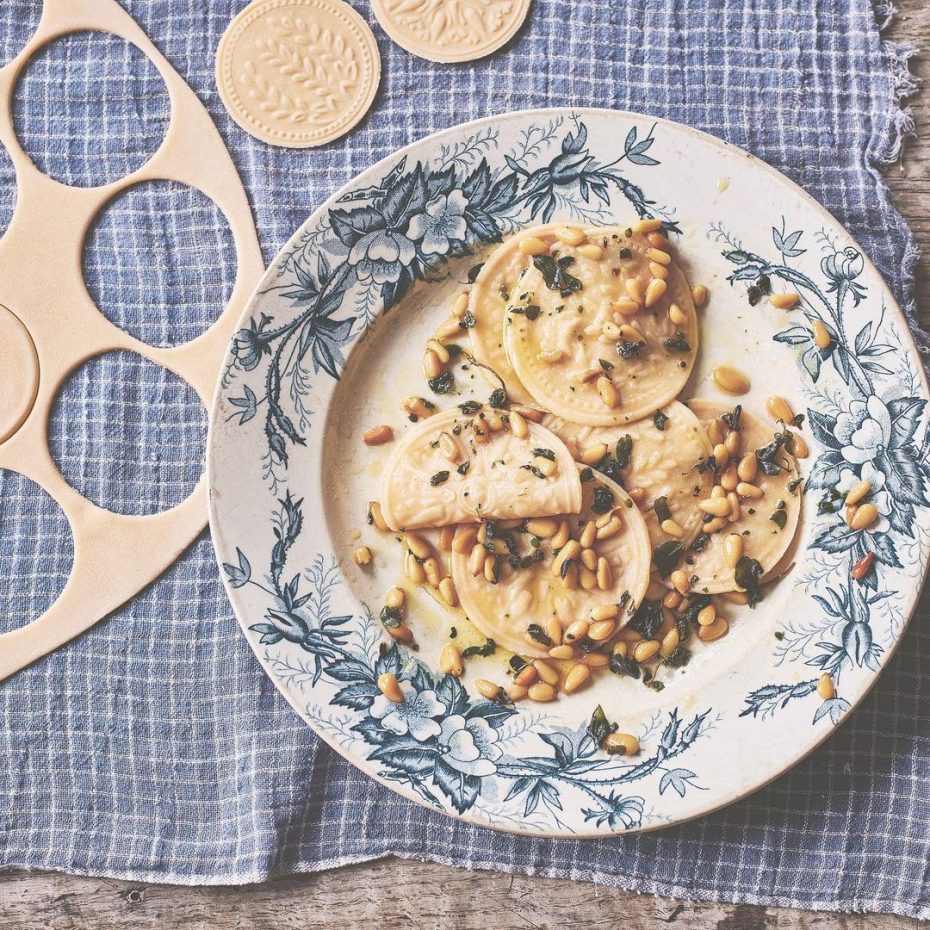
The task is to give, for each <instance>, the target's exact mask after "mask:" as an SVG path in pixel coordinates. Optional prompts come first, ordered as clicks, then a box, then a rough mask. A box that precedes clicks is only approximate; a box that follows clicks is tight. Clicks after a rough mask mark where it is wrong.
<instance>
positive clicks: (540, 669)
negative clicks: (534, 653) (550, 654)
mask: <svg viewBox="0 0 930 930" xmlns="http://www.w3.org/2000/svg"><path fill="white" fill-rule="evenodd" d="M533 668H535V669H536V673H537V674H538V675H539V677H540V679H541V680H542V681H544V682H545V683H546V684H547V685H557V684H558V683H559V673H558V672H557V671H556V670H555V669H554V668H553V667H552V666H551V665H550V664H549V663H548V662H544V661H543V660H542V659H534V660H533Z"/></svg>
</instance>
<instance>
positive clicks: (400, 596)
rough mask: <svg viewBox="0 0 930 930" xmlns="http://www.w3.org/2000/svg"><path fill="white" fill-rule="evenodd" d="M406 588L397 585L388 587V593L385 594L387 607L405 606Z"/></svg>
mask: <svg viewBox="0 0 930 930" xmlns="http://www.w3.org/2000/svg"><path fill="white" fill-rule="evenodd" d="M404 596H405V595H404V589H403V588H398V587H397V586H396V585H395V586H394V587H393V588H389V589H388V593H387V594H385V595H384V606H385V607H395V608H397V607H403V606H404Z"/></svg>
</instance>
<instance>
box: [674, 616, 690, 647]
mask: <svg viewBox="0 0 930 930" xmlns="http://www.w3.org/2000/svg"><path fill="white" fill-rule="evenodd" d="M675 629H676V630H677V631H678V642H680V643H686V642H688V640H689V639H691V624H690V623H689V622H688V620H687V619H686V618H685V617H679V618H678V619H677V620H676V621H675Z"/></svg>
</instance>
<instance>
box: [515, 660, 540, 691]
mask: <svg viewBox="0 0 930 930" xmlns="http://www.w3.org/2000/svg"><path fill="white" fill-rule="evenodd" d="M538 679H539V672H537V671H536V669H535V668H534V667H533V665H532V664H529V665H524V666H523V668H521V669H520V671H519V672H517V674H516V675H514V676H513V680H514V681H515V682H516V683H517V684H518V685H521V686H522V687H524V688H528V687H529V686H530V685H532V684H534V683H535V682H536V681H537V680H538Z"/></svg>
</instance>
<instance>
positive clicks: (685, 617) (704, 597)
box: [678, 594, 712, 642]
mask: <svg viewBox="0 0 930 930" xmlns="http://www.w3.org/2000/svg"><path fill="white" fill-rule="evenodd" d="M711 603H712V602H711V598H710V595H708V594H691V595H690V596H689V598H688V609H687V610H686V611H685V612H684V613H683V614H682V615H681V618H680V620H679V622H680V623H682V624H683V625H684V626H685V627H687V628H688V636H690V630H691V626H692V625H693V624H696V623H697V622H698V614H699V613H700V612H701V611H702V610H703V609H704V608H705V607H707V606H708V605H709V604H711ZM681 633H682V631H681V629H679V630H678V636H679V639H680V640H681V642H687V640H688V636H684V637H682V635H681Z"/></svg>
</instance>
